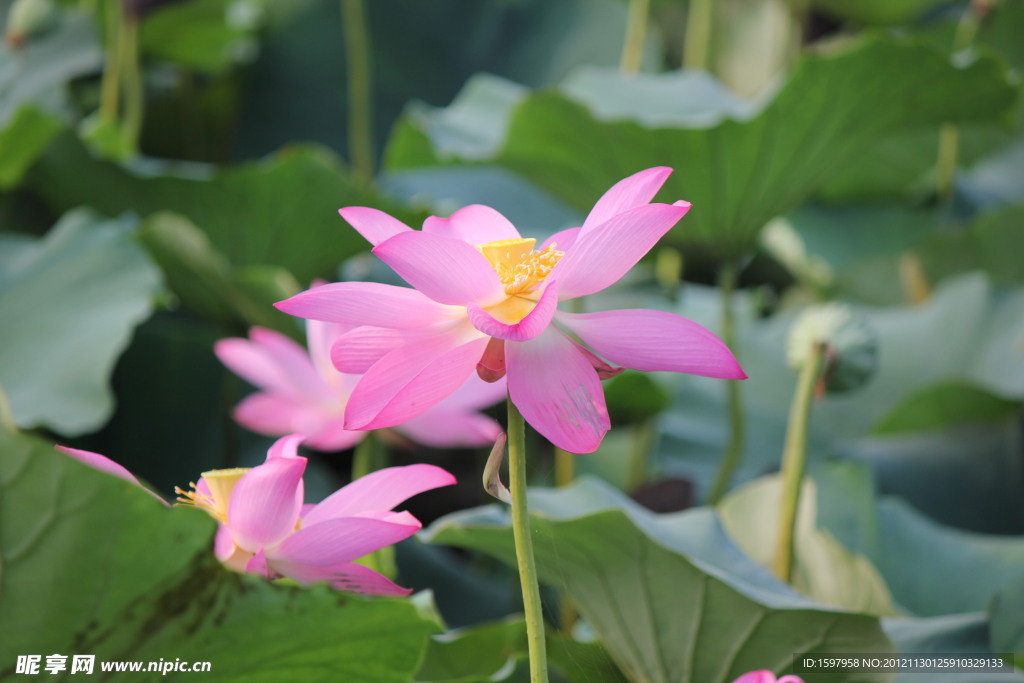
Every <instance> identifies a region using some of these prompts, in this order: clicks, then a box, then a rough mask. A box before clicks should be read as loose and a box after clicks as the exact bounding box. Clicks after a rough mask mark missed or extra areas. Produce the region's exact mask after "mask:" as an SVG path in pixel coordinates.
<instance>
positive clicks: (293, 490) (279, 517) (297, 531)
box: [178, 435, 455, 595]
mask: <svg viewBox="0 0 1024 683" xmlns="http://www.w3.org/2000/svg"><path fill="white" fill-rule="evenodd" d="M301 441H302V437H301V436H299V435H292V436H286V437H284V438H282V439H279V440H278V441H277V442H276V443H275V444H274V445H273V446H272V447H271V448H270V451H269V452H268V453H267V459H266V462H264V463H263V464H262V465H259V466H258V467H253V468H252V469H246V468H236V469H231V470H214V471H211V472H204V473H203V476H202V478H201V479H200V480H199V482H198V483H197V484H195V485H194V489H193V490H192V491H183V490H181V489H178V493H179V495H180V497H179V499H178V500H179V502H181V503H183V504H187V505H195V506H196V507H200V508H203V509H204V510H206V511H207V512H208V513H209V514H210V515H211V516H213V517H214V518H215V519H216V520H217V521H219V522H220V529H219V530H218V532H217V538H216V541H215V545H214V552H215V553H216V554H217V557H218V558H220V560H221V561H222V562H224V564H226V565H228V566H229V567H231V568H233V569H236V570H238V571H244V572H252V573H258V574H261V575H263V576H266V577H268V578H274V577H280V576H286V577H288V578H290V579H293V580H295V581H298V582H299V583H303V584H306V583H314V582H320V581H325V582H328V583H330V584H331V585H332V586H334V587H336V588H340V589H342V590H347V591H354V592H357V593H372V594H378V595H408V594H409V593H410V592H411V591H410V590H407V589H404V588H401V587H399V586H397V585H395V584H394V583H392V582H391V581H390V580H389V579H388V578H386V577H384V576H382V575H380V574H378V573H377V572H375V571H373V570H371V569H367V568H366V567H364V566H362V565H359V564H356V563H355V562H354V560H356V559H358V558H360V557H362V556H364V555H366V554H368V553H372V552H373V551H375V550H379V549H380V548H383V547H384V546H387V545H391V544H392V543H397V542H398V541H401V540H403V539H405V538H408V537H409V536H412V535H413V534H414V533H416V532H417V531H418V530H419V529H420V526H421V525H420V523H419V521H418V520H417V519H416V518H415V517H413V516H412V515H410V514H409V513H408V512H392V511H391V510H392V508H394V507H395V506H396V505H398V504H399V503H401V502H402V501H404V500H405V499H407V498H409V497H411V496H414V495H416V494H417V493H422V492H423V491H428V490H430V489H434V488H437V487H439V486H448V485H450V484H454V483H455V477H453V476H452V475H451V474H449V473H448V472H446V471H444V470H443V469H441V468H439V467H434V466H433V465H408V466H406V467H389V468H387V469H383V470H378V471H376V472H373V473H371V474H368V475H366V476H365V477H361V478H360V479H357V480H356V481H354V482H352V483H351V484H349V485H347V486H345V487H343V488H341V489H339V490H338V491H336V492H335V493H333V494H331V495H330V496H328V497H327V498H325V499H324V500H323V501H322V502H321V503H319V504H317V505H303V485H302V475H303V473H304V472H305V469H306V458H303V457H301V456H299V455H298V453H297V448H298V445H299V443H300V442H301Z"/></svg>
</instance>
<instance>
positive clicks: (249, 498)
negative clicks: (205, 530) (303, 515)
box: [227, 457, 306, 553]
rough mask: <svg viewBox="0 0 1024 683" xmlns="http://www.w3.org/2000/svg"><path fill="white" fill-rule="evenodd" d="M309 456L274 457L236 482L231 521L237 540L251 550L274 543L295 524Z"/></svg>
mask: <svg viewBox="0 0 1024 683" xmlns="http://www.w3.org/2000/svg"><path fill="white" fill-rule="evenodd" d="M305 469H306V459H305V458H302V457H297V458H271V459H268V460H267V462H265V463H263V464H262V465H260V466H258V467H254V468H252V469H251V470H249V471H248V472H246V473H245V475H243V476H242V478H241V479H240V480H239V481H238V483H237V484H235V488H234V490H233V491H232V492H231V500H230V501H228V521H227V525H228V527H229V528H230V529H231V535H232V536H233V537H234V539H235V543H236V544H238V545H239V546H240V547H241V548H243V549H245V550H247V551H249V552H253V553H254V552H258V551H259V550H260V549H261V548H263V547H267V546H273V545H274V544H276V543H278V542H280V541H281V539H283V538H284V537H285V536H287V535H288V534H289V533H291V532H292V530H293V529H294V528H295V523H296V522H298V520H299V511H300V510H301V509H302V490H303V489H302V473H303V472H304V471H305Z"/></svg>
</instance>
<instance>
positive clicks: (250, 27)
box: [139, 0, 262, 73]
mask: <svg viewBox="0 0 1024 683" xmlns="http://www.w3.org/2000/svg"><path fill="white" fill-rule="evenodd" d="M261 14H262V11H261V7H260V6H259V4H257V3H255V2H241V3H233V2H232V1H231V0H192V1H191V2H185V3H180V4H172V5H170V6H167V7H162V8H159V10H158V11H155V12H152V13H150V14H149V15H147V16H146V18H145V21H143V22H142V26H141V32H140V35H139V38H140V44H141V47H142V51H143V52H144V53H145V54H147V55H151V56H155V57H159V58H160V59H164V60H168V61H171V62H174V63H176V64H181V65H183V66H187V67H191V68H194V69H196V70H199V71H205V72H213V73H216V72H221V71H224V70H227V69H229V68H230V67H231V66H232V65H233V64H235V63H236V62H238V61H241V60H242V59H243V58H245V57H247V56H251V55H252V54H253V53H254V52H255V51H256V49H257V47H256V45H255V44H254V38H253V36H252V34H253V33H254V31H255V29H256V28H258V23H259V19H260V15H261Z"/></svg>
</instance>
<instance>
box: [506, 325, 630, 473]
mask: <svg viewBox="0 0 1024 683" xmlns="http://www.w3.org/2000/svg"><path fill="white" fill-rule="evenodd" d="M505 360H506V362H507V363H508V392H509V396H510V397H511V399H512V402H513V403H515V404H516V406H517V407H518V408H519V410H520V412H522V414H523V417H524V418H526V421H527V422H529V423H530V424H531V425H533V428H534V429H536V430H537V431H538V432H540V433H541V434H542V435H543V436H544V437H545V438H547V440H548V441H550V442H551V443H553V444H554V445H555V446H558V447H559V448H562V449H564V450H567V451H569V452H571V453H591V452H593V451H595V450H597V447H598V446H599V445H600V444H601V439H602V438H603V437H604V434H605V432H607V431H608V429H609V428H610V427H611V424H610V422H609V421H608V410H607V408H606V407H605V402H604V391H603V390H602V388H601V381H600V380H599V379H598V378H597V373H596V372H594V368H593V367H592V366H591V365H590V361H589V360H588V359H587V358H586V357H585V356H584V355H583V354H581V353H580V352H579V350H578V349H577V348H576V345H575V344H574V343H573V342H572V340H570V339H569V338H568V337H566V336H565V335H564V334H562V333H561V332H560V331H558V330H557V329H556V328H554V327H549V328H548V329H547V330H546V331H545V332H544V334H542V335H540V336H539V337H537V338H536V339H531V340H530V341H527V342H507V343H506V344H505Z"/></svg>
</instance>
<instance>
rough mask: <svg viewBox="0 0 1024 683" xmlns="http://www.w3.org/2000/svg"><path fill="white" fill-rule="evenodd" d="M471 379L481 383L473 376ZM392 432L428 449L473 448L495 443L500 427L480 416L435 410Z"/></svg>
mask: <svg viewBox="0 0 1024 683" xmlns="http://www.w3.org/2000/svg"><path fill="white" fill-rule="evenodd" d="M473 379H476V380H477V381H480V380H479V379H478V378H477V377H476V376H473ZM394 429H395V431H397V432H399V433H401V434H403V435H404V436H407V437H409V438H410V439H412V440H413V441H415V442H416V443H419V444H422V445H424V446H430V447H431V448H475V447H477V446H487V445H489V444H492V443H494V440H495V439H496V438H498V434H500V433H501V426H500V425H499V424H498V423H497V422H495V421H494V420H493V419H491V418H489V417H487V416H486V415H481V414H479V413H462V412H456V411H447V410H443V409H441V408H440V406H435V407H433V408H431V409H430V410H428V411H427V412H425V413H423V414H422V415H419V416H417V417H414V418H412V419H411V420H408V421H406V422H403V423H402V424H400V425H397V426H396V427H395V428H394Z"/></svg>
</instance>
